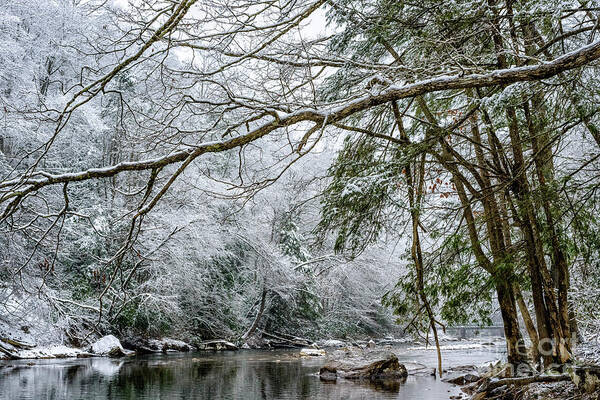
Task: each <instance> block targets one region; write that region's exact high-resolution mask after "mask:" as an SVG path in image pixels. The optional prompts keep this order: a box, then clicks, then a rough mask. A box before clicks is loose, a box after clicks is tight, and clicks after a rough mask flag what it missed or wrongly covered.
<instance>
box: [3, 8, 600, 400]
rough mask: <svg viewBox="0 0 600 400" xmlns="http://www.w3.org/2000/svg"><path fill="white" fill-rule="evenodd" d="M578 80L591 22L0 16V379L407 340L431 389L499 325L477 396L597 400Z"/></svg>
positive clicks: (484, 13) (476, 14)
mask: <svg viewBox="0 0 600 400" xmlns="http://www.w3.org/2000/svg"><path fill="white" fill-rule="evenodd" d="M599 59H600V4H599V3H598V2H597V1H595V0H590V1H588V0H576V1H571V0H566V1H557V0H521V1H516V0H505V1H498V0H472V1H464V0H455V1H450V2H447V1H440V0H423V1H420V2H410V1H404V0H129V1H128V0H0V356H2V355H4V356H5V357H6V358H12V359H14V358H25V357H22V355H21V356H19V355H18V354H22V353H19V351H20V349H19V348H20V347H22V346H21V345H22V343H20V342H19V341H18V340H17V339H11V337H13V338H15V337H26V338H27V341H33V342H35V344H36V346H51V345H63V346H70V347H75V348H83V347H84V346H88V345H90V344H91V343H93V342H95V341H96V340H98V339H99V338H101V337H105V336H106V335H113V336H115V337H117V338H119V339H120V340H121V341H122V342H123V344H126V343H128V344H132V343H133V344H135V343H140V342H142V341H144V342H147V341H148V340H157V339H161V338H176V339H178V340H182V341H184V342H186V343H190V344H192V345H194V346H202V345H203V344H204V345H206V344H207V343H217V342H219V343H221V342H222V343H225V344H226V346H229V345H231V346H235V347H236V348H237V347H244V348H264V347H265V346H268V344H269V343H276V342H277V343H279V344H282V343H283V344H284V345H286V346H287V345H289V346H292V347H293V345H295V344H297V343H305V344H306V346H308V345H309V344H311V343H313V342H318V341H319V340H325V339H342V340H344V341H347V342H348V343H351V342H353V341H357V340H359V341H368V340H370V339H372V338H380V339H381V338H384V337H396V338H398V337H402V338H411V340H415V341H418V342H422V343H425V344H427V345H428V346H432V348H433V349H435V360H436V361H435V367H436V368H437V373H438V375H439V376H440V377H441V376H442V372H443V371H444V364H443V363H444V346H443V342H444V341H446V340H447V338H448V333H447V329H451V328H453V327H464V326H467V327H486V326H496V325H498V326H501V327H502V332H503V342H502V352H503V353H502V354H503V356H502V357H503V363H504V364H503V365H504V366H505V368H504V367H503V368H504V369H503V370H502V371H503V372H502V379H500V381H494V379H492V380H491V381H489V382H487V383H486V385H487V386H486V387H483V386H485V385H483V386H481V387H479V392H478V393H479V394H481V393H483V394H485V395H486V396H490V397H477V398H518V397H509V396H515V394H514V393H513V392H511V393H510V394H507V392H503V393H504V394H502V395H501V396H504V397H493V393H494V390H497V388H498V387H500V386H502V385H507V386H508V387H511V386H512V385H515V386H517V387H521V386H522V385H527V384H530V383H535V382H538V381H539V382H551V381H552V382H554V381H555V380H556V381H558V380H566V379H567V377H570V378H569V379H572V380H573V381H574V384H575V385H577V386H580V385H579V383H578V382H579V380H582V381H584V382H585V384H586V385H587V384H588V382H589V381H592V380H593V379H592V378H590V376H593V377H595V378H594V379H596V380H599V379H600V367H598V366H597V364H599V363H600V344H599V342H598V341H599V340H600V311H599V302H600V221H599V218H600V217H598V215H599V214H598V210H599V206H600V113H599V112H600V80H598V76H600V69H599V67H600V62H599V61H598V60H599ZM132 346H133V345H132ZM24 347H27V346H24ZM590 363H592V364H590ZM594 363H595V364H594ZM0 369H1V366H0ZM552 371H554V372H556V371H558V372H557V374H554V375H553V374H552V373H551V372H552ZM582 371H583V372H582ZM582 374H584V375H585V376H584V375H582ZM552 376H554V378H552ZM548 377H551V378H548ZM557 377H560V378H557ZM578 377H579V378H578ZM563 378H564V379H563ZM511 379H512V381H511ZM498 382H501V384H499V383H498ZM586 388H587V386H586ZM484 389H485V390H484ZM587 391H588V394H587V395H589V396H593V395H594V394H593V393H595V395H596V396H597V393H598V392H597V391H600V386H598V388H597V389H592V390H591V391H590V390H587ZM589 393H592V394H591V395H590V394H589ZM496 396H498V394H497V393H496ZM581 396H586V395H584V394H581ZM0 398H2V394H0ZM182 398H183V397H182ZM206 398H210V397H206ZM274 398H277V397H274ZM474 398H475V397H474ZM523 398H525V397H523ZM532 398H533V397H532ZM552 398H557V397H556V395H554V397H552ZM558 398H561V397H560V396H559V397H558ZM565 398H566V397H565ZM571 398H582V399H583V398H590V399H592V398H595V397H571Z"/></svg>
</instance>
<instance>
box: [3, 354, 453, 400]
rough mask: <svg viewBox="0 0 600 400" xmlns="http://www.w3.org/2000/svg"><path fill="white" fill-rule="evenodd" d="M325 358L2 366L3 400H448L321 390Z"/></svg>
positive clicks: (435, 385) (335, 387)
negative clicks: (321, 367)
mask: <svg viewBox="0 0 600 400" xmlns="http://www.w3.org/2000/svg"><path fill="white" fill-rule="evenodd" d="M322 363H323V360H322V359H308V360H302V359H297V358H293V357H291V353H289V352H257V351H244V352H235V353H227V352H225V353H195V354H175V355H154V356H144V357H136V358H129V359H125V360H123V359H121V360H112V359H106V358H92V359H74V360H39V361H35V362H33V363H32V362H24V361H18V362H4V363H2V364H0V399H3V400H4V399H11V400H12V399H24V400H25V399H36V400H37V399H46V400H55V399H56V400H58V399H119V400H123V399H132V400H133V399H136V400H139V399H167V400H177V399H248V400H255V399H351V400H352V399H399V398H401V399H432V400H436V399H447V398H448V396H449V394H450V393H449V390H453V392H454V391H455V389H454V388H452V387H451V386H450V385H447V384H445V383H442V382H440V381H439V380H435V379H434V378H432V377H412V376H411V377H409V378H408V379H407V380H406V381H404V382H378V383H375V384H372V383H369V382H364V383H356V382H349V381H339V380H338V382H337V383H326V382H322V381H320V380H319V378H318V377H317V376H316V372H317V371H318V369H319V367H320V366H321V364H322Z"/></svg>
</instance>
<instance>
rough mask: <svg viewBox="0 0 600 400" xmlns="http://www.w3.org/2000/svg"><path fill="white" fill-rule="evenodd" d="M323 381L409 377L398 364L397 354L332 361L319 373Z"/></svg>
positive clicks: (404, 369)
mask: <svg viewBox="0 0 600 400" xmlns="http://www.w3.org/2000/svg"><path fill="white" fill-rule="evenodd" d="M319 375H320V377H321V378H322V379H323V380H326V381H331V380H335V379H337V378H345V379H365V380H370V381H378V380H391V379H403V378H406V376H407V375H408V373H407V371H406V368H405V367H404V365H402V364H400V363H399V362H398V357H396V355H395V354H391V353H390V354H385V355H379V356H376V357H373V356H372V357H369V358H361V357H354V358H349V359H346V360H342V361H332V362H329V363H328V364H326V365H325V366H323V367H322V368H321V370H320V371H319Z"/></svg>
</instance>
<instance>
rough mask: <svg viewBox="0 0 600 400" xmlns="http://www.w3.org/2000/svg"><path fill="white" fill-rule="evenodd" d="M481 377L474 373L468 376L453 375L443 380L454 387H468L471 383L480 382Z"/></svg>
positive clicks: (467, 374)
mask: <svg viewBox="0 0 600 400" xmlns="http://www.w3.org/2000/svg"><path fill="white" fill-rule="evenodd" d="M480 379H481V377H480V376H479V375H475V374H474V373H466V374H452V375H450V376H447V377H445V378H443V379H442V381H443V382H446V383H451V384H453V385H459V386H463V385H468V384H469V383H474V382H477V381H478V380H480Z"/></svg>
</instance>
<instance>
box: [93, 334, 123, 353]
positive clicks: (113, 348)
mask: <svg viewBox="0 0 600 400" xmlns="http://www.w3.org/2000/svg"><path fill="white" fill-rule="evenodd" d="M89 351H90V353H94V354H96V355H99V356H108V357H123V356H127V355H131V354H133V353H134V352H133V351H131V350H125V349H124V348H123V346H121V342H119V339H117V338H116V337H114V336H113V335H108V336H104V337H103V338H101V339H100V340H98V341H97V342H95V343H94V344H92V345H91V346H90V347H89Z"/></svg>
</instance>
